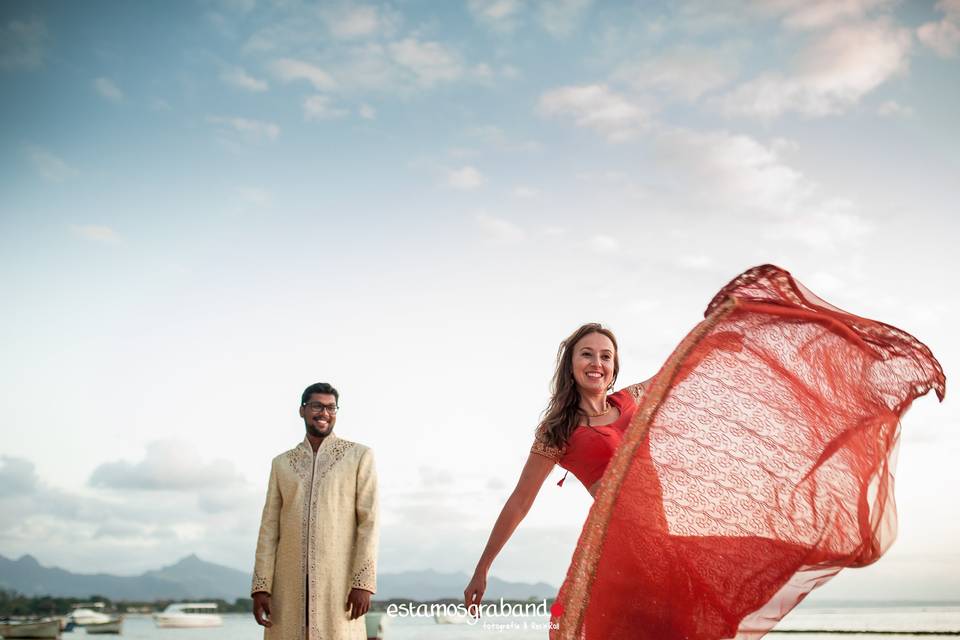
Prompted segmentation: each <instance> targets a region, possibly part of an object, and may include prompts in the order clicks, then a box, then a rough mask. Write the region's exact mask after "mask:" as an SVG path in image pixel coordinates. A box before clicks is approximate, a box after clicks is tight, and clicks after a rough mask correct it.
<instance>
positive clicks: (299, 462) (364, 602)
mask: <svg viewBox="0 0 960 640" xmlns="http://www.w3.org/2000/svg"><path fill="white" fill-rule="evenodd" d="M339 402H340V394H339V393H338V392H337V390H336V389H334V388H333V387H332V386H330V385H329V384H327V383H325V382H318V383H316V384H312V385H310V386H309V387H307V388H306V389H305V390H304V392H303V395H302V396H301V398H300V417H301V418H303V423H304V425H305V426H306V430H307V434H306V437H305V438H304V440H303V442H301V443H300V444H299V445H297V446H296V447H294V448H293V449H291V450H290V451H287V452H286V453H282V454H280V455H279V456H277V457H276V458H274V459H273V464H272V467H271V469H270V483H269V485H268V487H267V500H266V504H265V505H264V507H263V518H262V520H261V523H260V537H259V539H258V540H257V555H256V561H255V564H254V570H253V587H252V589H251V593H252V596H253V615H254V617H255V618H256V619H257V623H258V624H261V625H263V626H264V627H265V629H264V638H265V639H267V640H270V639H276V640H319V639H321V638H322V639H323V640H327V639H332V640H341V639H345V640H353V639H354V638H356V639H357V640H361V639H365V638H366V637H367V634H366V629H365V625H364V621H363V619H362V618H361V616H362V615H363V614H364V613H366V612H367V610H368V609H369V608H370V595H371V594H373V593H374V592H375V591H376V573H377V571H376V559H377V525H376V518H377V477H376V472H375V471H374V467H373V452H372V451H371V450H370V449H369V448H368V447H365V446H363V445H361V444H357V443H355V442H350V441H349V440H344V439H342V438H338V437H337V436H336V435H334V434H333V426H334V425H335V424H336V422H337V410H338V409H339Z"/></svg>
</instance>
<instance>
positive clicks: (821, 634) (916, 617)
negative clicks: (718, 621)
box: [62, 606, 960, 640]
mask: <svg viewBox="0 0 960 640" xmlns="http://www.w3.org/2000/svg"><path fill="white" fill-rule="evenodd" d="M548 622H549V621H548V620H547V619H546V618H539V617H502V618H487V619H485V620H481V621H480V622H479V623H476V624H472V625H471V624H446V625H444V624H437V623H436V622H434V621H433V619H432V618H399V617H397V618H391V619H390V620H389V622H388V629H387V633H386V640H475V639H477V638H486V639H488V640H533V639H534V638H537V639H540V640H543V639H544V638H546V637H547V624H548ZM778 628H779V629H782V630H783V631H793V632H792V633H777V631H772V632H771V633H770V635H769V636H768V637H770V638H778V637H779V638H784V639H790V640H841V639H845V638H875V639H878V640H907V639H910V638H912V639H913V640H915V639H916V637H917V636H916V635H913V633H915V632H927V633H925V634H924V636H923V637H926V638H956V637H958V636H960V606H902V607H889V606H887V607H836V608H830V607H802V608H800V609H797V610H795V611H793V612H792V613H791V614H790V615H789V616H787V617H786V618H785V619H784V620H783V621H782V622H781V623H780V625H779V626H778ZM796 631H810V632H809V633H796ZM831 631H833V633H831ZM851 631H864V632H871V631H872V632H877V631H887V632H890V631H893V632H900V633H894V634H883V635H874V634H871V633H863V634H859V633H850V632H851ZM837 632H843V633H842V635H841V634H839V633H837ZM929 633H933V635H928V634H929ZM85 636H86V633H85V632H84V631H83V630H80V629H78V630H76V631H73V632H68V633H64V634H63V636H62V638H63V640H70V639H71V638H77V639H79V638H81V637H85ZM97 637H100V638H103V637H112V636H97ZM120 637H122V638H130V639H136V640H259V639H260V638H262V637H263V631H262V629H261V628H260V627H258V626H257V624H256V622H254V620H253V616H252V615H249V614H224V615H223V626H222V627H214V628H209V629H158V628H157V627H156V626H154V624H153V620H152V619H151V618H150V617H149V616H145V615H128V616H126V619H125V620H124V623H123V634H122V635H121V636H120Z"/></svg>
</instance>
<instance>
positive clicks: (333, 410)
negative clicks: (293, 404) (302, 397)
mask: <svg viewBox="0 0 960 640" xmlns="http://www.w3.org/2000/svg"><path fill="white" fill-rule="evenodd" d="M303 406H305V407H307V408H308V409H310V411H313V412H314V413H320V412H322V411H326V412H327V415H331V416H335V415H337V409H339V408H340V407H338V406H337V405H335V404H323V403H322V402H305V403H304V404H303Z"/></svg>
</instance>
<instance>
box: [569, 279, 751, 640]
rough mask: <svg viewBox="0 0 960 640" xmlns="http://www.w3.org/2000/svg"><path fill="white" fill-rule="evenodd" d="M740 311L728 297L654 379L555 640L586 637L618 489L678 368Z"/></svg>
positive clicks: (614, 466)
mask: <svg viewBox="0 0 960 640" xmlns="http://www.w3.org/2000/svg"><path fill="white" fill-rule="evenodd" d="M736 306H737V301H736V299H734V298H731V297H728V298H727V299H726V300H724V301H723V302H722V303H720V304H719V305H717V306H716V308H714V309H713V311H712V312H711V313H710V315H708V316H707V317H706V318H705V319H704V320H703V321H702V322H701V323H700V324H699V325H697V326H696V327H695V328H694V329H693V330H692V331H691V332H690V333H689V334H688V335H687V337H686V338H684V339H683V342H681V343H680V345H679V346H678V347H677V348H676V350H675V351H674V352H673V354H671V356H670V357H669V358H668V359H667V362H666V363H665V364H664V365H663V368H662V369H661V370H660V372H659V373H658V374H657V375H656V376H655V377H654V379H653V383H652V384H651V385H650V388H649V389H648V391H647V393H646V394H645V395H644V397H643V400H642V401H641V403H640V406H639V407H638V408H637V412H636V413H635V414H634V416H633V419H632V420H630V425H629V426H628V427H627V431H626V433H625V434H624V438H623V441H622V443H621V444H620V446H619V447H618V448H617V451H616V453H614V455H613V459H611V461H610V464H609V465H608V466H607V470H606V472H605V473H604V476H603V481H602V482H601V483H600V492H599V493H598V494H597V498H596V502H595V503H594V505H593V508H592V509H590V514H589V515H588V516H587V521H586V523H585V524H584V525H583V533H582V534H581V536H580V541H579V542H578V543H577V548H576V551H574V554H573V560H572V561H571V563H570V571H569V573H568V578H567V579H568V580H569V581H570V584H569V586H568V587H567V590H566V592H565V594H564V602H563V604H564V610H563V614H562V615H561V616H560V617H559V618H558V620H557V622H558V624H559V626H558V629H557V632H558V633H557V635H556V637H557V638H559V639H560V640H578V639H579V638H581V637H582V627H583V620H584V616H585V613H586V610H587V604H588V600H589V598H590V590H591V589H592V587H593V580H594V578H595V577H596V570H597V563H598V562H599V560H600V553H601V551H602V550H603V543H604V539H605V537H606V534H607V524H608V523H609V522H610V516H611V514H612V512H613V507H614V505H615V503H616V500H617V496H618V494H619V492H620V485H621V484H622V483H623V479H624V476H625V475H626V473H627V471H628V470H629V469H630V466H631V463H632V462H633V457H634V454H635V452H636V450H637V447H638V446H640V443H641V442H643V439H644V438H645V437H646V435H647V430H648V429H649V428H650V422H651V420H653V417H654V416H655V415H656V413H657V410H658V409H659V408H660V404H661V403H662V401H663V397H664V395H665V394H666V391H667V389H668V388H670V386H671V385H672V384H673V380H674V378H675V377H676V375H677V370H678V369H679V368H680V365H681V364H682V363H683V362H684V360H686V357H687V355H688V354H689V353H690V351H691V349H693V348H694V347H695V346H696V345H697V344H698V343H699V342H700V341H701V340H702V339H703V337H704V335H706V334H707V333H708V332H709V331H710V330H711V329H713V327H714V326H715V325H716V324H717V323H718V322H720V320H722V319H724V318H726V317H727V316H728V315H729V314H730V313H731V312H732V311H733V310H734V309H735V308H736Z"/></svg>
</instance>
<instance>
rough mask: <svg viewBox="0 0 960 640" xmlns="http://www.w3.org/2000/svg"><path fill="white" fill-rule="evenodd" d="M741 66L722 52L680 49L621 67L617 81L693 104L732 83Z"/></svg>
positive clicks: (617, 72) (726, 52)
mask: <svg viewBox="0 0 960 640" xmlns="http://www.w3.org/2000/svg"><path fill="white" fill-rule="evenodd" d="M737 66H738V65H737V63H736V60H735V59H734V57H733V55H732V54H731V53H730V52H728V51H725V50H723V49H722V48H716V49H703V48H698V47H680V48H676V49H673V50H670V51H666V52H664V53H662V54H660V55H657V56H653V57H644V58H642V59H640V60H638V61H633V62H629V63H625V64H621V65H620V66H619V67H618V68H617V69H616V71H614V74H613V79H614V80H616V81H618V82H623V83H625V84H627V85H629V86H631V87H632V88H634V89H637V90H640V91H649V90H653V91H659V92H662V93H664V94H666V95H667V96H670V97H675V98H679V99H681V100H687V101H693V100H696V99H697V98H699V97H700V96H701V95H703V94H704V93H707V92H709V91H712V90H714V89H717V88H719V87H722V86H723V85H725V84H728V83H729V82H730V81H732V80H733V79H734V78H735V77H736V75H737Z"/></svg>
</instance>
